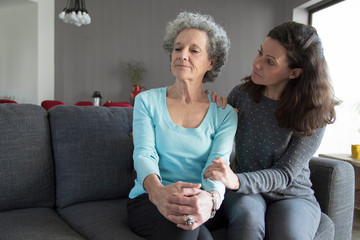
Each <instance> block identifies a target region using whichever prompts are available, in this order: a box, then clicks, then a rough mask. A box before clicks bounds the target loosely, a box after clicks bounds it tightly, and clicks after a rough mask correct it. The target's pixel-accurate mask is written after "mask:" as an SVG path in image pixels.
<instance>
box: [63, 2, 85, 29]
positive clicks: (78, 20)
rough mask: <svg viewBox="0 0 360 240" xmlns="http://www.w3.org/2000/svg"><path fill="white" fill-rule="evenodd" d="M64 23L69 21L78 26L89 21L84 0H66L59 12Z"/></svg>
mask: <svg viewBox="0 0 360 240" xmlns="http://www.w3.org/2000/svg"><path fill="white" fill-rule="evenodd" d="M59 18H60V19H61V20H63V22H64V23H71V24H74V25H76V26H78V27H80V26H81V25H83V24H84V25H87V24H90V23H91V18H90V15H89V14H88V11H87V10H86V6H85V0H68V1H67V4H66V7H65V8H64V9H63V10H62V12H61V13H59Z"/></svg>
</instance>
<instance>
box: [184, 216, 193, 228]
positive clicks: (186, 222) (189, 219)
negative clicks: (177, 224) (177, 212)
mask: <svg viewBox="0 0 360 240" xmlns="http://www.w3.org/2000/svg"><path fill="white" fill-rule="evenodd" d="M185 216H186V221H185V225H186V226H190V225H193V224H194V222H195V221H194V219H192V218H191V217H190V216H189V215H185Z"/></svg>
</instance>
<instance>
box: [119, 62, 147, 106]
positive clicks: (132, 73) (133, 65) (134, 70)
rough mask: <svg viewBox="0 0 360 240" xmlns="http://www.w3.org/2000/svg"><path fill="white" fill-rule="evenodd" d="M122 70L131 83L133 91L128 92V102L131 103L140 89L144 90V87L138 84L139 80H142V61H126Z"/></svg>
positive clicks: (143, 71) (143, 68) (143, 69)
mask: <svg viewBox="0 0 360 240" xmlns="http://www.w3.org/2000/svg"><path fill="white" fill-rule="evenodd" d="M124 72H125V74H126V75H127V76H128V78H129V79H130V81H131V83H132V85H133V91H132V92H131V93H130V102H131V103H132V104H133V102H134V98H135V97H136V95H138V94H139V93H140V92H141V89H143V90H146V88H145V87H141V86H140V82H141V81H142V80H143V75H144V73H145V72H146V69H145V67H144V64H143V63H142V62H139V61H133V62H128V63H126V68H125V71H124Z"/></svg>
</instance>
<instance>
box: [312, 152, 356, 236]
mask: <svg viewBox="0 0 360 240" xmlns="http://www.w3.org/2000/svg"><path fill="white" fill-rule="evenodd" d="M310 171H311V181H312V183H313V189H314V191H315V197H316V199H317V200H318V202H319V204H320V207H321V210H322V212H324V213H325V214H327V215H328V216H329V217H330V218H331V220H332V221H333V222H334V225H335V239H336V240H340V239H349V240H350V239H351V232H352V224H353V213H354V191H355V179H354V168H353V166H352V165H351V164H350V163H348V162H344V161H340V160H333V159H327V158H318V157H313V158H312V159H311V161H310Z"/></svg>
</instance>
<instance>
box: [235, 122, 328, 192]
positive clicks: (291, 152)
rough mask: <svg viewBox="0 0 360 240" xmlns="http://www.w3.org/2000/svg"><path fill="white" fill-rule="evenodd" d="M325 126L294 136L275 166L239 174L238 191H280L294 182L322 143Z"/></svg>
mask: <svg viewBox="0 0 360 240" xmlns="http://www.w3.org/2000/svg"><path fill="white" fill-rule="evenodd" d="M324 131H325V127H323V128H321V129H318V130H317V131H316V132H315V133H314V134H313V135H311V136H306V137H300V136H292V137H291V140H290V143H289V146H288V149H287V150H286V152H285V153H284V154H283V155H282V156H281V157H280V159H278V160H277V161H276V163H275V164H274V165H273V167H271V168H268V169H263V170H258V171H254V172H245V173H240V174H237V175H238V177H239V180H240V188H239V189H238V192H241V193H245V194H257V193H265V192H280V193H281V191H282V190H284V189H286V188H288V187H289V186H290V185H291V184H293V180H294V179H295V178H297V177H298V175H299V174H300V173H301V172H302V170H303V169H304V167H305V165H308V164H309V161H310V159H311V157H312V156H313V155H314V154H315V152H316V150H317V148H318V147H319V145H320V143H321V139H322V136H323V134H324Z"/></svg>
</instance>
